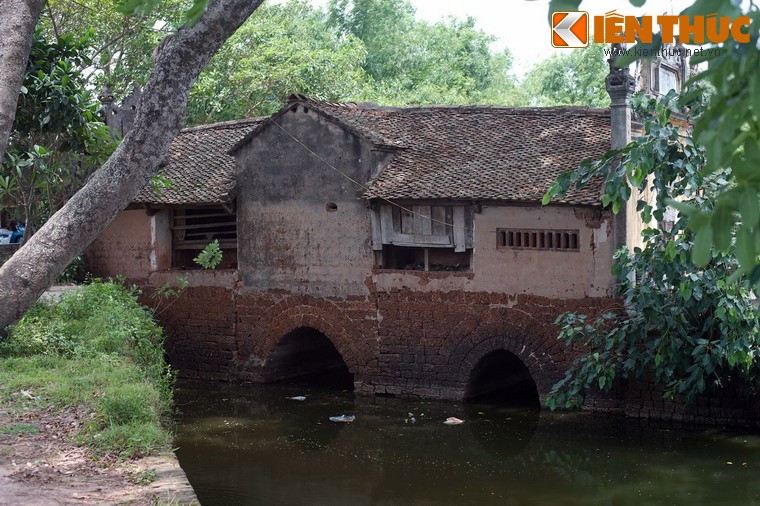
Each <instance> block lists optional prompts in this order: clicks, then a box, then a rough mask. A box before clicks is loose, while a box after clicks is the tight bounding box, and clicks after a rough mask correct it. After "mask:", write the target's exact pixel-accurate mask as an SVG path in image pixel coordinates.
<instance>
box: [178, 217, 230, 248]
mask: <svg viewBox="0 0 760 506" xmlns="http://www.w3.org/2000/svg"><path fill="white" fill-rule="evenodd" d="M171 227H172V239H173V245H174V249H175V250H202V249H203V248H205V247H206V245H207V244H208V243H210V242H211V241H213V240H215V239H216V240H218V241H219V245H220V246H221V248H222V249H235V248H237V214H236V213H228V212H227V211H225V210H224V209H222V208H211V207H210V208H199V209H177V210H175V211H174V215H173V217H172V225H171Z"/></svg>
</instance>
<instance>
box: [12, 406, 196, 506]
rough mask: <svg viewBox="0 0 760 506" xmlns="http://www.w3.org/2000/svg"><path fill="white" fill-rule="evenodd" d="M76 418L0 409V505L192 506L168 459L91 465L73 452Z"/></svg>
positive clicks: (86, 456) (85, 454)
mask: <svg viewBox="0 0 760 506" xmlns="http://www.w3.org/2000/svg"><path fill="white" fill-rule="evenodd" d="M82 423H83V420H82V418H81V415H80V414H78V413H66V412H64V413H61V412H54V411H53V410H46V411H42V412H35V413H24V414H18V415H17V414H13V415H11V414H10V413H8V412H7V410H6V409H4V408H3V407H2V406H0V505H6V504H7V505H14V506H15V505H26V504H29V505H59V504H83V503H84V504H198V502H197V500H196V498H195V494H194V492H193V490H192V487H191V486H190V484H189V483H188V481H187V478H186V476H185V473H184V472H183V471H182V469H181V468H180V467H179V464H178V463H177V460H176V458H175V457H174V454H172V453H169V454H167V455H163V456H158V457H149V458H145V459H139V460H131V461H128V462H117V461H110V462H109V461H105V462H104V461H101V462H96V461H94V460H93V456H92V454H91V453H90V452H89V450H88V449H86V448H84V447H80V446H76V444H75V443H74V435H75V433H76V432H77V431H78V430H79V429H80V428H81V427H82Z"/></svg>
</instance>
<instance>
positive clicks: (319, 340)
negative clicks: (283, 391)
mask: <svg viewBox="0 0 760 506" xmlns="http://www.w3.org/2000/svg"><path fill="white" fill-rule="evenodd" d="M264 381H265V382H267V383H277V382H287V383H293V384H299V385H314V386H326V387H335V388H340V389H349V390H353V388H354V375H353V374H352V373H351V371H350V370H349V368H348V366H347V365H346V363H345V362H344V361H343V357H342V356H341V355H340V353H339V352H338V350H337V349H336V348H335V346H334V345H333V343H332V342H331V341H330V339H329V338H328V337H327V336H325V335H324V334H323V333H321V332H320V331H318V330H316V329H314V328H312V327H299V328H297V329H295V330H292V331H290V332H288V333H287V334H285V336H283V338H282V339H281V340H280V342H279V343H277V345H276V346H275V347H274V349H273V350H272V353H271V355H270V356H269V359H268V360H267V362H266V365H265V366H264Z"/></svg>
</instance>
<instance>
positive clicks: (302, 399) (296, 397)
mask: <svg viewBox="0 0 760 506" xmlns="http://www.w3.org/2000/svg"><path fill="white" fill-rule="evenodd" d="M288 399H290V400H291V401H305V400H306V396H305V395H296V396H295V397H288Z"/></svg>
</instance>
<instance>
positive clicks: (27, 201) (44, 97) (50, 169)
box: [0, 30, 115, 231]
mask: <svg viewBox="0 0 760 506" xmlns="http://www.w3.org/2000/svg"><path fill="white" fill-rule="evenodd" d="M88 33H89V32H88ZM87 42H88V39H87V37H79V38H76V37H72V36H67V35H62V36H61V37H60V38H59V39H57V40H54V41H48V40H47V39H46V38H45V37H44V35H43V33H42V31H40V30H38V31H36V32H35V35H34V39H33V41H32V48H31V52H30V57H29V60H28V63H27V68H26V72H25V75H24V81H23V89H22V93H21V94H20V95H19V100H18V106H17V109H16V119H15V122H14V125H13V128H14V130H13V135H12V137H11V139H12V141H11V143H10V145H9V146H8V150H7V152H6V157H5V159H4V160H3V164H2V166H1V167H0V180H2V181H3V182H4V183H5V184H4V185H3V188H2V190H0V208H4V210H5V211H6V213H8V214H9V215H11V216H12V218H13V219H16V220H18V221H20V222H23V223H25V224H26V225H27V228H28V230H30V231H34V229H35V228H36V227H38V226H40V225H41V224H42V223H43V222H44V221H45V220H46V219H47V217H49V216H50V215H52V213H54V212H55V211H56V210H57V209H58V208H59V207H60V206H61V205H62V204H63V203H64V202H65V201H66V200H68V198H70V197H71V195H73V193H74V192H75V191H76V190H77V189H78V188H79V185H81V184H82V183H83V182H84V180H85V179H86V178H87V177H88V176H89V175H90V173H91V172H92V171H93V170H94V169H95V168H96V167H97V166H99V165H100V163H101V162H102V161H103V160H105V158H106V157H107V156H108V155H109V154H110V152H111V151H112V150H113V148H114V147H115V144H114V141H113V139H112V138H111V137H110V135H109V134H108V129H107V128H106V126H105V125H104V124H103V123H102V122H101V121H100V120H99V118H98V108H99V104H98V103H97V101H96V100H95V99H94V97H93V93H92V91H91V90H90V89H88V87H87V85H86V82H85V79H84V77H83V75H82V73H81V71H82V68H83V67H87V66H89V65H90V64H91V60H90V59H89V58H88V57H87V52H88V47H87Z"/></svg>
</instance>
